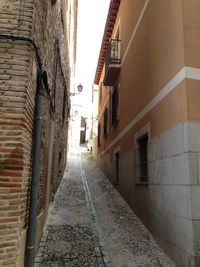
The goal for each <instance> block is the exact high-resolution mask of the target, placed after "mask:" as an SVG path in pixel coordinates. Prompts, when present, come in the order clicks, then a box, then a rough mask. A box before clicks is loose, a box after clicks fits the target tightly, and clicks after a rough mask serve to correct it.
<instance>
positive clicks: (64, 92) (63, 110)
mask: <svg viewBox="0 0 200 267" xmlns="http://www.w3.org/2000/svg"><path fill="white" fill-rule="evenodd" d="M63 88H64V90H63V103H62V120H63V122H64V120H65V112H66V111H65V110H66V90H67V89H66V88H65V86H63Z"/></svg>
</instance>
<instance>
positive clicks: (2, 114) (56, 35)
mask: <svg viewBox="0 0 200 267" xmlns="http://www.w3.org/2000/svg"><path fill="white" fill-rule="evenodd" d="M22 2H23V1H22ZM22 2H21V1H20V0H16V1H13V0H6V1H4V0H1V3H0V35H1V34H6V35H10V34H12V35H15V36H25V37H30V38H32V39H33V40H34V41H35V44H36V46H37V47H38V51H39V55H40V57H41V61H42V65H43V68H44V69H45V70H46V71H47V74H48V83H49V88H50V89H51V94H52V96H53V95H54V94H53V92H54V91H55V112H52V110H51V106H50V101H49V99H48V97H47V96H46V97H45V103H44V106H45V115H44V122H43V130H42V154H41V177H40V190H39V205H38V215H39V214H40V213H41V212H45V207H46V204H48V203H46V188H47V182H48V181H47V176H48V175H49V173H48V170H49V167H48V166H49V165H51V162H49V146H50V135H51V121H54V140H53V142H54V145H53V160H52V168H51V169H52V175H51V185H52V189H51V190H50V192H51V195H53V194H54V193H55V192H56V190H57V188H58V185H59V182H60V179H61V177H62V174H63V172H64V168H65V164H66V152H67V128H68V123H67V119H68V118H67V117H68V114H67V113H68V109H69V98H68V88H69V82H70V70H69V59H68V46H67V40H66V36H67V31H66V28H67V19H66V15H65V14H66V13H67V10H66V8H67V2H66V1H61V0H57V1H56V4H54V5H52V4H51V1H45V0H44V1H42V0H34V1H33V0H26V1H25V3H22ZM20 3H21V4H22V5H20ZM20 11H21V13H20ZM20 19H21V21H20ZM18 21H19V22H18ZM16 27H17V28H16ZM56 40H57V41H56ZM55 43H57V48H55ZM56 58H57V67H56V68H55V66H56V64H55V61H56ZM36 65H37V60H36V56H35V52H34V49H33V47H32V45H30V44H29V43H28V42H24V41H11V40H10V41H8V40H6V39H0V266H1V265H3V266H12V267H13V266H17V262H23V259H20V260H19V257H23V254H24V253H23V252H21V249H22V248H24V244H23V242H24V241H21V238H22V232H23V231H24V230H25V229H26V224H27V217H28V206H29V205H28V199H29V188H30V179H31V158H32V136H33V117H34V105H35V91H36ZM55 79H56V82H55ZM63 101H64V102H65V104H63V103H64V102H63ZM63 109H64V110H63ZM51 142H52V141H51ZM19 255H20V256H19ZM19 266H23V264H22V263H21V264H19Z"/></svg>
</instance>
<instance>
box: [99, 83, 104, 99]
mask: <svg viewBox="0 0 200 267" xmlns="http://www.w3.org/2000/svg"><path fill="white" fill-rule="evenodd" d="M102 87H103V83H102V82H101V83H100V86H99V103H101V100H102Z"/></svg>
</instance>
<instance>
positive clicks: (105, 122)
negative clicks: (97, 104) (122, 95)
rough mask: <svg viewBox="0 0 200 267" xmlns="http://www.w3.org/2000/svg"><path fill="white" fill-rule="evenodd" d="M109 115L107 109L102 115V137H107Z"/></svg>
mask: <svg viewBox="0 0 200 267" xmlns="http://www.w3.org/2000/svg"><path fill="white" fill-rule="evenodd" d="M108 116H109V113H108V108H106V109H105V111H104V114H103V119H104V125H103V135H104V137H107V136H108V133H109V118H108Z"/></svg>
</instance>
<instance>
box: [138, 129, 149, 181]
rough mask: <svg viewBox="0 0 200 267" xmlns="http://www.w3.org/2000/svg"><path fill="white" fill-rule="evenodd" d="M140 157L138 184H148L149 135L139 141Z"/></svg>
mask: <svg viewBox="0 0 200 267" xmlns="http://www.w3.org/2000/svg"><path fill="white" fill-rule="evenodd" d="M137 143H138V156H139V177H138V178H139V179H138V182H141V183H147V182H148V134H145V135H143V136H141V137H140V138H139V139H137Z"/></svg>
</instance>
